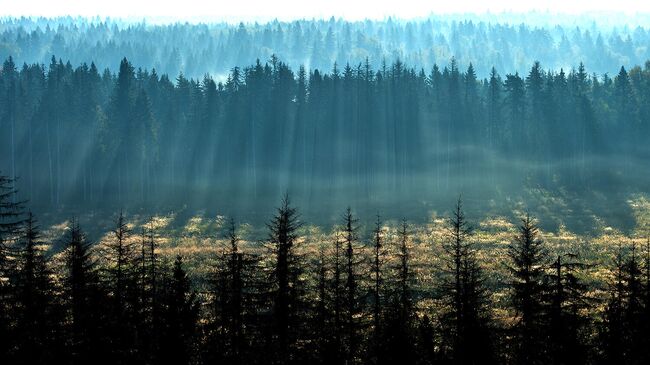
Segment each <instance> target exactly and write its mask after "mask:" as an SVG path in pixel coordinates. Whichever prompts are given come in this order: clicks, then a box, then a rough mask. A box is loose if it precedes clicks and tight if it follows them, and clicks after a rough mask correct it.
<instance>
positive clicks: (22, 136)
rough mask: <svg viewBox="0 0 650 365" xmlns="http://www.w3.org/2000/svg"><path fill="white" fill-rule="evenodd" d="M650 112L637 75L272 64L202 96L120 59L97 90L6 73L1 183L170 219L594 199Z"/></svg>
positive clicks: (640, 134) (92, 74)
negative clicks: (415, 201)
mask: <svg viewBox="0 0 650 365" xmlns="http://www.w3.org/2000/svg"><path fill="white" fill-rule="evenodd" d="M649 106H650V64H646V65H645V67H644V68H641V67H635V68H633V69H632V70H630V71H629V72H628V71H627V70H626V69H625V68H620V71H619V72H618V74H617V75H616V77H614V78H610V77H609V76H607V75H605V76H603V77H602V78H599V77H596V76H595V75H590V74H588V73H587V71H586V70H585V68H584V67H583V66H582V65H579V67H578V68H577V69H575V70H571V71H570V72H568V73H566V72H564V71H563V70H560V71H559V72H551V71H547V70H544V69H543V68H542V67H541V66H540V64H539V63H534V64H533V65H532V67H531V68H530V70H529V71H528V72H527V74H526V75H519V74H517V73H514V74H507V75H505V77H503V78H502V77H501V76H500V75H499V74H498V73H497V72H496V71H494V70H493V72H492V73H491V74H490V77H489V78H485V79H479V78H478V77H477V75H476V72H475V70H474V68H473V66H471V65H470V66H469V67H468V68H467V69H466V70H460V69H459V67H458V65H457V63H456V61H455V60H454V59H452V60H451V62H450V64H449V65H447V66H445V67H443V68H439V67H438V66H434V67H433V68H432V69H431V70H428V71H425V70H416V69H414V68H410V67H407V66H405V65H404V64H403V63H401V62H399V61H397V62H395V63H393V64H392V65H387V64H386V65H383V66H382V67H381V68H380V69H379V70H374V69H373V68H372V67H371V65H370V64H369V63H367V62H366V63H361V64H358V65H350V64H348V65H345V66H342V65H337V64H335V65H334V66H333V68H332V70H331V71H330V72H329V73H323V72H321V71H319V70H314V71H311V72H307V71H306V70H305V69H304V68H302V67H301V68H300V69H299V70H298V72H297V73H294V72H293V71H292V70H291V69H290V68H289V67H288V66H287V65H286V64H285V63H283V62H281V61H280V60H278V59H277V58H276V57H272V58H271V59H270V60H269V62H268V63H261V62H259V61H258V62H257V63H256V64H254V65H252V66H250V67H246V68H244V69H240V68H234V69H233V70H232V72H231V73H230V75H229V76H228V78H227V80H226V81H225V82H224V83H217V82H215V80H213V79H212V78H211V77H209V76H205V77H204V78H203V79H202V80H195V79H187V78H186V77H185V76H183V75H182V74H181V75H179V76H178V77H177V78H176V79H175V80H170V79H169V77H168V76H167V75H162V76H161V75H159V74H158V73H157V72H156V71H155V70H152V71H146V70H142V69H137V70H136V69H135V68H134V67H133V65H132V64H131V63H130V62H129V61H128V60H126V59H123V60H122V61H121V63H120V67H119V71H118V72H117V73H116V74H114V73H111V72H110V71H108V70H106V71H104V72H103V73H102V74H100V72H99V70H98V69H97V68H96V67H95V66H94V64H91V65H90V66H88V65H86V64H83V65H81V66H79V67H77V68H73V67H72V65H71V64H70V63H63V62H62V61H61V60H58V61H57V60H56V59H55V58H52V61H51V63H50V65H49V67H44V66H42V65H39V64H33V65H24V66H23V67H22V68H20V69H18V67H17V66H16V65H15V63H14V61H13V59H12V58H8V59H7V60H6V61H5V62H4V64H3V67H2V71H1V72H0V111H1V115H0V123H1V124H0V141H2V143H0V166H3V169H4V170H5V171H8V172H9V175H10V176H11V177H12V178H16V177H20V178H21V179H20V180H19V182H18V183H19V186H20V188H21V190H22V193H23V194H24V196H25V197H27V198H29V199H30V200H31V201H36V202H41V203H43V204H48V205H49V207H52V206H54V207H62V206H71V205H72V206H74V205H83V204H91V205H92V204H96V203H97V202H100V201H101V202H106V201H115V202H117V204H118V206H120V205H126V204H128V203H129V202H138V204H142V205H148V204H149V205H150V204H155V203H156V202H159V203H169V202H170V201H171V200H173V199H174V198H175V197H179V196H181V195H182V194H180V192H181V190H182V191H191V192H192V193H193V194H192V196H195V197H200V199H201V201H205V200H210V199H219V198H223V199H227V198H228V197H230V196H233V194H234V195H240V196H250V197H253V198H255V199H259V198H265V197H266V198H269V199H272V198H271V197H272V196H277V195H278V193H279V191H281V189H284V188H287V187H288V188H289V189H290V191H292V192H295V194H296V196H297V197H299V198H301V199H303V200H304V201H305V202H307V200H306V199H305V197H307V198H308V199H310V200H309V203H308V204H311V203H314V202H317V201H318V197H319V196H322V195H323V194H325V195H333V196H342V197H343V198H352V197H353V196H358V197H362V198H363V199H376V197H378V196H389V195H391V196H400V197H406V198H408V199H412V198H413V197H414V194H415V193H419V194H420V195H419V196H424V197H426V196H428V195H427V194H429V193H430V192H431V191H432V190H434V191H447V190H449V189H451V187H452V186H455V187H458V186H460V188H461V189H463V190H471V189H472V185H471V183H472V181H480V182H482V181H484V180H485V179H490V181H491V185H490V186H493V187H494V188H495V189H496V190H498V189H504V187H503V186H502V185H501V184H502V183H503V181H517V182H518V183H517V184H520V183H523V181H524V180H525V179H530V180H532V182H533V184H534V185H536V186H537V185H541V186H549V185H554V186H557V185H559V186H561V187H563V188H569V190H571V189H574V188H575V189H580V190H583V189H584V187H585V186H587V188H593V189H599V188H600V189H601V190H603V191H605V192H608V191H611V190H612V189H614V188H615V186H627V187H631V188H639V185H640V184H642V183H643V181H644V179H641V178H640V177H639V174H642V172H643V171H644V170H643V169H639V168H636V167H637V165H638V164H639V163H640V162H642V161H645V159H646V158H647V157H648V149H647V144H645V143H644V141H643V138H644V137H645V136H647V135H648V133H650V121H649V120H648V118H649V116H650V112H649V110H648V107H649ZM506 161H507V163H506ZM612 161H616V163H612ZM519 164H522V165H524V166H526V167H525V168H523V169H520V168H518V166H519ZM615 179H625V182H624V183H623V184H618V185H615V184H612V181H615ZM207 182H211V183H210V186H218V187H220V189H222V191H221V190H219V191H216V192H215V191H211V190H209V189H208V183H207ZM432 187H435V189H432ZM505 189H507V188H505ZM224 192H225V194H224ZM344 192H347V193H351V194H353V195H351V196H343V195H344V194H347V193H344ZM450 192H451V191H450ZM184 203H187V201H185V202H184ZM215 203H216V201H215ZM250 203H251V204H252V203H255V202H254V201H252V202H250ZM86 206H87V205H86Z"/></svg>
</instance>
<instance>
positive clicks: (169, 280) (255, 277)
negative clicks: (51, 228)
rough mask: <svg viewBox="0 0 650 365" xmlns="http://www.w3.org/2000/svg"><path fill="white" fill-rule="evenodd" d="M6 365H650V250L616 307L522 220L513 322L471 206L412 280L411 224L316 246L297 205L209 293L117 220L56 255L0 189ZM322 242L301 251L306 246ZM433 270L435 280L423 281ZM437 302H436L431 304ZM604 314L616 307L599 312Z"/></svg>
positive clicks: (512, 252) (612, 283) (231, 254)
mask: <svg viewBox="0 0 650 365" xmlns="http://www.w3.org/2000/svg"><path fill="white" fill-rule="evenodd" d="M0 182H1V185H0V187H1V188H2V194H1V195H0V199H1V203H2V204H1V205H0V209H1V210H0V214H1V216H0V217H1V218H2V220H1V221H0V224H1V225H0V228H1V229H2V230H1V231H0V233H1V235H0V243H1V245H0V247H1V248H2V252H1V253H2V255H0V259H1V260H2V261H0V264H1V265H0V269H1V270H2V281H0V284H1V285H0V290H2V291H1V293H0V294H1V295H2V301H1V302H0V303H1V307H0V310H1V311H0V331H1V332H0V335H1V338H0V346H2V347H1V348H0V359H1V360H3V362H5V363H12V364H40V363H52V362H56V363H70V364H75V363H90V362H92V363H99V364H103V363H106V364H114V363H117V364H130V363H138V364H147V363H152V364H153V363H155V364H160V363H169V364H199V363H205V364H209V363H224V364H258V363H259V364H303V363H323V364H361V363H368V364H394V363H403V364H439V363H440V364H447V363H454V364H497V363H510V364H586V363H593V364H599V363H603V364H613V363H620V364H623V363H625V364H643V363H647V361H648V360H649V359H650V351H649V350H648V349H649V348H650V347H648V336H647V334H648V333H649V332H648V331H650V327H649V324H650V316H649V313H650V302H649V300H648V298H650V285H649V284H650V275H649V273H650V251H648V249H649V248H650V247H648V248H646V250H645V252H643V253H640V252H639V249H638V248H637V247H636V246H632V247H631V249H629V250H624V249H622V248H620V249H619V250H618V253H617V255H616V256H615V257H614V258H613V260H612V263H611V265H610V272H611V274H612V276H611V280H609V286H608V287H607V289H606V295H605V296H604V299H603V300H601V301H598V296H595V295H593V293H591V289H592V288H589V287H588V286H587V285H586V284H585V282H584V281H583V280H582V279H581V277H582V275H581V273H582V272H583V270H584V269H585V267H586V266H587V264H586V263H584V262H582V261H581V260H580V258H579V257H577V256H575V255H559V256H556V255H554V254H553V253H551V252H550V251H549V250H548V249H547V248H546V246H545V244H544V243H543V242H542V241H541V240H540V238H539V233H538V231H537V228H536V225H535V223H534V220H533V219H532V218H531V217H528V216H527V217H525V218H524V219H523V220H522V222H521V225H520V226H519V229H518V232H517V234H516V235H515V236H514V237H513V239H512V242H511V243H510V245H509V249H508V252H507V255H506V257H503V262H504V264H505V265H507V268H508V270H509V272H510V275H509V279H507V280H505V281H504V282H503V283H500V285H505V286H507V287H508V288H509V291H508V293H509V299H508V301H507V302H508V305H507V306H508V308H509V311H508V313H509V314H508V315H507V316H505V317H504V316H502V317H497V316H496V315H495V313H496V312H495V311H494V309H495V304H494V301H493V300H492V299H493V298H492V292H493V290H494V288H493V287H491V285H488V284H487V279H488V274H487V273H486V271H485V269H484V264H483V262H482V261H481V259H480V258H479V257H480V256H479V253H480V248H479V247H477V246H476V245H475V244H474V243H473V242H474V240H473V236H472V228H471V226H470V225H469V223H468V221H467V219H466V218H465V215H464V213H463V208H462V205H461V202H460V200H459V201H458V204H457V205H456V206H455V208H454V210H453V212H452V214H451V217H450V218H449V219H448V224H447V229H446V234H445V236H444V240H443V241H442V242H431V243H430V244H433V245H442V247H443V251H442V252H444V254H443V257H442V261H441V262H442V263H443V264H442V265H441V266H439V267H429V268H425V269H426V270H427V271H429V272H431V273H432V274H433V277H434V280H433V281H432V282H431V281H428V283H429V284H427V285H423V283H422V282H420V281H419V280H418V278H417V277H416V276H415V275H414V272H415V270H416V269H418V268H416V267H415V265H414V264H413V262H414V260H413V257H412V252H413V241H412V238H411V233H410V231H411V229H410V227H409V225H408V223H407V222H402V223H401V224H400V225H399V227H397V228H396V229H395V232H396V234H394V235H389V234H388V231H387V228H386V227H385V226H384V225H383V223H382V221H381V219H379V218H378V219H377V222H376V228H375V229H374V231H373V233H372V236H371V237H368V238H367V239H364V238H362V237H359V230H358V222H357V220H356V218H355V216H354V215H353V213H352V212H351V210H350V209H348V210H347V211H346V212H345V214H344V215H343V217H342V222H341V223H342V224H341V225H340V226H339V227H338V228H337V231H336V235H334V237H335V239H334V241H333V242H319V243H305V242H304V240H303V237H302V233H301V223H300V221H299V215H298V212H297V211H296V209H295V208H294V207H292V206H291V204H290V202H289V200H288V198H286V197H285V199H284V200H283V202H282V204H281V206H280V207H279V208H278V209H277V211H276V213H275V215H274V216H273V218H272V219H271V220H270V221H269V223H268V237H267V239H265V240H264V241H263V242H262V243H260V244H259V245H254V246H245V245H243V244H242V241H241V239H240V236H239V233H238V228H237V226H236V224H235V223H234V222H232V223H231V224H230V225H229V226H228V227H227V230H226V234H225V238H226V242H227V244H226V245H225V246H224V247H222V248H221V249H220V250H219V251H218V253H216V255H217V256H216V258H215V266H214V267H213V268H212V270H210V271H209V274H208V277H206V278H202V279H203V280H204V281H205V282H206V283H207V284H206V285H205V287H204V288H203V289H201V290H200V291H199V290H198V288H200V287H197V286H193V285H192V282H191V280H190V279H189V278H188V274H187V272H186V270H187V269H186V268H185V267H184V262H183V258H182V257H180V256H178V257H176V258H175V260H174V261H173V263H169V262H168V258H166V257H161V255H160V251H159V248H158V247H157V244H158V242H159V237H157V235H156V232H154V230H153V229H152V226H148V225H145V226H144V227H143V228H142V231H141V232H140V233H137V234H136V232H133V228H132V227H130V226H129V225H128V224H127V223H126V220H125V217H124V215H123V214H120V215H119V216H118V218H117V220H116V223H115V227H114V229H113V230H112V232H111V235H110V237H109V238H108V241H107V242H105V243H103V244H101V245H91V243H90V242H88V240H87V239H86V237H85V235H84V234H83V232H82V230H81V228H80V227H79V225H78V224H77V223H75V222H73V223H72V224H71V226H70V228H69V230H68V232H67V235H66V237H65V240H64V241H65V248H64V250H63V252H61V253H60V254H58V255H53V256H52V255H51V253H47V252H46V251H44V250H43V248H42V246H43V245H45V244H46V243H44V242H42V240H41V238H40V234H39V229H38V226H37V224H36V221H35V219H34V217H33V216H32V215H31V214H24V213H23V210H22V207H21V204H20V203H18V202H15V200H12V198H13V196H14V191H13V189H12V188H11V181H10V180H9V179H7V178H4V177H3V178H2V180H0ZM305 244H313V245H314V248H315V249H314V250H312V251H309V252H310V253H309V254H304V252H305V251H304V250H299V249H298V248H299V247H300V246H301V245H305ZM419 269H422V268H419ZM431 301H433V302H436V303H438V305H436V306H433V307H432V306H430V305H427V304H426V303H430V302H431ZM603 304H604V308H603V309H598V308H601V306H602V305H603Z"/></svg>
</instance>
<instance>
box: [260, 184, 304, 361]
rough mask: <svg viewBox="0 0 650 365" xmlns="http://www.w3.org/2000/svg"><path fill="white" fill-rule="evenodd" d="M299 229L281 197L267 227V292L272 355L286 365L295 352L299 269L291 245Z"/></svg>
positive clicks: (293, 211)
mask: <svg viewBox="0 0 650 365" xmlns="http://www.w3.org/2000/svg"><path fill="white" fill-rule="evenodd" d="M300 226H301V223H300V222H299V221H298V212H297V210H296V209H295V208H293V207H292V206H291V204H290V201H289V196H288V195H285V196H284V198H283V199H282V204H281V205H280V207H279V208H278V209H277V212H276V214H275V216H274V217H273V219H272V220H271V222H270V223H269V224H267V227H268V229H269V231H270V232H269V243H270V244H271V250H272V252H273V254H274V256H275V257H274V259H275V262H274V268H273V277H272V280H273V287H272V289H271V295H272V299H271V300H272V308H273V309H272V318H273V326H274V330H273V335H274V336H273V340H274V342H275V344H276V346H277V352H276V353H275V354H274V356H275V357H276V358H277V359H280V361H282V362H288V363H291V362H293V361H295V358H296V356H297V354H296V352H297V350H298V349H297V348H296V346H297V334H298V331H299V327H298V325H299V323H298V321H297V320H298V318H297V315H298V313H299V310H300V298H299V293H300V290H301V288H300V286H301V283H300V282H299V281H298V277H299V275H300V271H301V267H300V263H299V259H298V256H297V254H296V253H295V244H296V239H297V238H298V233H297V230H298V229H299V228H300Z"/></svg>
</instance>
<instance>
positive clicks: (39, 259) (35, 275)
mask: <svg viewBox="0 0 650 365" xmlns="http://www.w3.org/2000/svg"><path fill="white" fill-rule="evenodd" d="M19 243H20V254H19V257H18V261H19V263H18V272H17V278H16V292H17V294H16V302H17V303H16V304H17V307H18V312H17V319H16V320H17V328H18V336H19V338H20V339H21V341H20V344H19V347H18V350H17V351H18V353H17V362H18V363H25V364H32V363H33V364H40V363H45V362H46V361H49V360H54V359H55V358H56V357H55V356H54V355H55V351H58V349H57V348H55V346H54V345H55V344H57V343H56V341H57V340H58V338H56V334H57V333H60V331H58V328H57V326H58V325H59V324H60V320H61V318H58V314H59V313H60V311H57V310H56V308H55V306H57V303H55V302H54V293H55V291H54V285H53V283H52V282H51V280H50V275H51V273H50V270H49V269H48V267H47V262H46V258H45V257H44V255H43V253H42V251H41V248H40V246H42V245H44V243H43V242H42V241H41V235H40V232H39V229H38V226H37V223H36V220H35V218H34V216H33V214H32V213H31V212H30V213H28V215H27V220H26V222H25V229H24V234H23V237H22V239H21V240H20V242H19ZM58 345H60V344H58Z"/></svg>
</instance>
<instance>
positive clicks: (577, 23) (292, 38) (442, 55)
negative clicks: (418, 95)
mask: <svg viewBox="0 0 650 365" xmlns="http://www.w3.org/2000/svg"><path fill="white" fill-rule="evenodd" d="M561 18H562V17H560V16H553V15H551V16H548V14H547V16H546V17H544V16H543V15H541V14H530V15H529V16H528V17H527V18H522V17H517V16H511V17H508V16H506V15H501V16H499V17H494V18H491V17H489V16H487V15H484V16H471V15H467V16H466V18H464V19H463V18H462V17H461V18H459V17H458V16H453V15H448V16H433V17H428V18H423V19H421V20H412V21H402V20H397V19H391V18H389V19H386V20H383V21H370V20H368V21H359V22H349V21H344V20H341V19H339V20H337V19H334V18H331V19H329V20H299V21H293V22H279V21H272V22H268V23H262V24H258V23H251V24H243V23H240V24H239V25H235V24H226V23H216V24H215V23H210V24H190V23H174V24H165V25H153V24H147V23H145V22H141V23H128V22H122V21H120V20H97V19H92V20H91V19H79V18H76V19H75V18H55V19H44V18H4V19H0V59H5V58H7V57H8V56H14V58H15V59H16V60H17V62H18V63H19V64H22V63H23V62H26V63H27V64H31V63H43V64H47V63H48V62H49V58H50V57H51V55H53V54H55V55H57V56H59V57H62V58H63V59H64V60H65V59H69V60H70V61H71V62H72V63H73V64H75V65H76V64H81V63H83V62H85V63H88V64H90V62H91V61H94V62H95V63H96V65H97V66H98V68H99V69H100V70H101V69H104V68H106V67H111V68H112V67H115V66H116V62H117V60H119V59H121V58H122V57H126V58H128V59H129V60H131V61H132V62H133V63H134V64H136V65H139V66H142V67H146V68H148V69H153V68H155V69H156V70H157V71H158V72H159V73H160V74H162V73H166V74H170V75H177V74H179V73H181V72H183V73H184V74H185V75H186V76H187V77H192V78H198V77H202V76H203V75H204V74H205V73H206V72H209V73H211V74H213V75H220V76H221V75H226V74H228V73H229V72H230V69H231V68H232V67H234V66H239V67H244V66H246V65H248V64H249V63H250V62H251V60H254V59H256V58H259V59H262V60H266V59H268V58H269V57H270V56H271V55H272V54H275V55H277V56H278V57H279V58H281V59H282V60H284V61H285V62H287V64H288V65H289V66H290V67H291V68H293V69H297V68H298V67H299V66H300V65H305V67H306V68H307V69H308V70H314V69H316V68H318V69H321V70H322V69H328V68H330V67H331V65H332V64H333V63H334V62H337V63H338V64H339V65H343V64H345V63H346V62H350V63H351V64H356V63H359V62H363V61H364V60H365V59H366V58H367V59H369V60H370V63H371V66H372V67H373V68H375V69H377V68H379V67H380V66H381V63H382V61H383V60H385V62H387V63H392V62H394V61H395V60H397V59H401V60H402V61H403V62H405V63H407V64H410V65H419V66H422V67H424V68H425V69H427V70H428V69H430V68H431V67H433V65H434V64H435V63H438V64H441V63H446V62H448V60H449V59H450V58H452V57H455V58H456V59H458V60H459V62H461V64H460V67H461V68H466V67H467V66H468V65H469V63H472V64H473V65H474V67H475V68H476V71H477V73H478V75H479V76H481V77H485V76H487V75H488V74H489V72H490V69H491V68H492V67H493V66H494V67H495V68H496V69H497V71H498V72H500V73H502V74H504V73H506V72H515V71H518V72H520V73H524V72H526V71H527V69H528V68H529V67H530V65H531V64H532V63H533V62H534V61H536V60H537V61H540V62H541V63H542V64H544V65H545V66H546V67H550V68H552V69H555V70H558V69H560V68H563V67H564V68H565V69H566V68H569V67H573V66H576V64H577V63H578V62H579V61H583V62H585V63H586V66H587V67H588V68H589V69H590V70H592V71H594V72H597V73H599V74H604V73H608V72H613V71H614V70H616V69H617V68H618V67H620V66H621V65H624V66H626V67H632V66H634V65H637V64H642V63H643V62H644V61H645V60H647V59H649V58H650V48H649V47H648V44H650V28H648V25H647V21H645V22H644V21H643V20H641V21H639V22H638V23H637V24H645V25H644V26H636V27H629V26H627V25H626V26H616V22H614V25H611V24H608V23H609V22H610V20H611V19H610V18H608V17H601V18H599V19H596V20H594V19H592V20H590V19H589V17H577V16H573V17H571V18H567V17H564V18H563V19H561ZM625 20H626V23H625V24H627V22H629V21H631V18H630V16H629V15H627V16H626V18H625ZM618 24H621V22H619V23H618Z"/></svg>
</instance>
